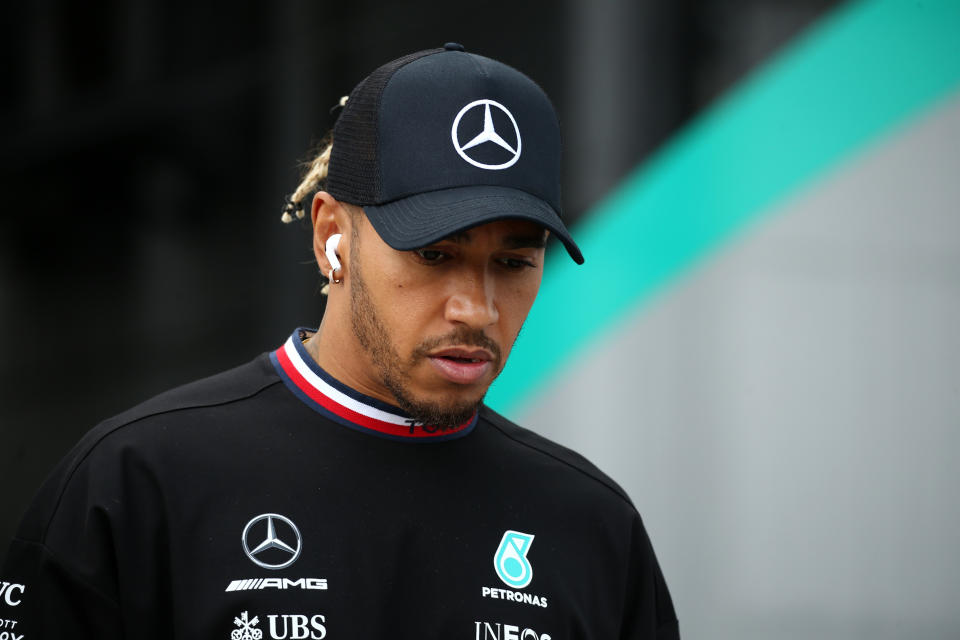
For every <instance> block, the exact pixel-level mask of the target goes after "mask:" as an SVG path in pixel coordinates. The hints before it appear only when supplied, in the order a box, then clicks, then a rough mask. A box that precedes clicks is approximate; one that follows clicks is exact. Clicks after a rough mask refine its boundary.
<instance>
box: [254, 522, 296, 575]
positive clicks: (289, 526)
mask: <svg viewBox="0 0 960 640" xmlns="http://www.w3.org/2000/svg"><path fill="white" fill-rule="evenodd" d="M264 520H266V521H267V522H266V532H265V536H264V538H263V539H262V540H263V541H262V542H259V543H258V544H257V545H256V546H254V547H253V548H251V545H250V542H249V541H248V537H252V536H253V534H254V533H256V532H259V531H260V530H261V529H262V527H256V532H255V531H254V527H255V525H256V524H257V523H259V522H262V521H264ZM278 522H279V523H280V524H281V531H282V534H278V533H277V523H278ZM284 538H285V539H286V540H287V542H284ZM256 540H260V537H259V536H256V537H254V541H256ZM289 543H293V544H289ZM300 548H301V540H300V530H299V529H297V525H295V524H293V521H292V520H290V518H287V517H285V516H281V515H280V514H278V513H264V514H261V515H259V516H257V517H255V518H254V519H252V520H251V521H250V522H248V523H247V526H246V527H244V528H243V551H244V552H245V553H246V554H247V557H248V558H250V560H252V561H253V563H254V564H256V565H257V566H260V567H263V568H264V569H284V568H286V567H289V566H290V565H292V564H293V563H294V562H295V561H296V559H297V558H298V557H300ZM271 550H272V551H271Z"/></svg>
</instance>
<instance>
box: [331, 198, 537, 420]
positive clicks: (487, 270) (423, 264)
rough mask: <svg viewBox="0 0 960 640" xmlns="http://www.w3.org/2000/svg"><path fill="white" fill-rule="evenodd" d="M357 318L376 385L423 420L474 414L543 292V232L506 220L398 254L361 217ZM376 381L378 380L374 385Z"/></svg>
mask: <svg viewBox="0 0 960 640" xmlns="http://www.w3.org/2000/svg"><path fill="white" fill-rule="evenodd" d="M355 221H356V222H355V225H356V226H355V228H354V232H353V234H352V236H351V249H350V255H351V262H350V265H349V270H350V315H351V321H352V326H353V332H354V335H355V336H356V338H357V340H358V342H359V343H360V345H361V347H362V348H363V349H364V351H365V352H366V354H367V356H368V357H369V359H370V361H371V362H372V364H373V366H374V369H375V374H376V376H377V378H378V379H377V380H372V381H371V383H373V384H374V385H376V386H382V387H384V388H385V389H386V390H387V391H388V392H389V393H390V394H391V395H392V396H393V397H394V399H395V401H396V403H397V404H398V405H399V406H400V408H402V409H404V410H405V411H406V412H407V413H409V414H410V415H412V416H413V417H414V418H416V419H418V420H420V421H421V422H423V423H425V424H436V425H457V424H461V423H463V422H465V421H466V420H468V419H469V418H470V416H471V415H472V414H473V412H474V411H475V410H476V409H477V407H478V406H479V404H480V403H481V402H482V400H483V396H484V394H486V391H487V388H488V387H489V386H490V384H491V383H492V382H493V380H494V378H496V376H497V375H498V374H499V373H500V371H501V370H502V369H503V366H504V364H505V363H506V360H507V356H508V355H509V354H510V350H511V348H512V347H513V343H514V340H516V338H517V334H518V333H519V332H520V327H521V326H522V325H523V322H524V320H526V317H527V314H528V313H529V311H530V307H531V306H532V305H533V301H534V299H535V298H536V296H537V291H538V290H539V288H540V280H541V277H542V275H543V258H544V248H543V247H544V241H545V239H546V232H545V231H544V230H543V228H542V227H540V226H538V225H536V224H533V223H531V222H526V221H520V220H506V221H498V222H491V223H489V224H485V225H481V226H479V227H475V228H473V229H470V230H468V231H465V232H463V233H461V234H458V235H456V236H452V237H449V238H446V239H444V240H442V241H440V242H437V243H435V244H432V245H430V246H428V247H424V248H422V249H418V250H416V251H397V250H395V249H393V248H391V247H390V246H388V245H387V244H386V243H385V242H383V240H382V239H381V238H380V236H379V235H378V234H377V233H376V231H375V230H374V229H373V227H372V226H371V225H370V223H369V222H368V221H367V219H366V217H365V216H362V215H360V216H356V218H355ZM377 383H379V384H377Z"/></svg>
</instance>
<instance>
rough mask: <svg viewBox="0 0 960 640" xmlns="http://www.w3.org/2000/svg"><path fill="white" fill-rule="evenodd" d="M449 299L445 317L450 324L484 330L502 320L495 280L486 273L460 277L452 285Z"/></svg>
mask: <svg viewBox="0 0 960 640" xmlns="http://www.w3.org/2000/svg"><path fill="white" fill-rule="evenodd" d="M452 286H453V293H451V295H450V296H449V297H448V298H447V304H446V308H445V317H446V319H447V321H448V322H452V323H455V324H463V325H466V326H468V327H471V328H473V329H484V328H486V327H488V326H490V325H492V324H495V323H496V322H497V320H499V318H500V312H499V311H497V305H496V302H495V297H494V289H495V287H494V282H493V278H492V277H490V275H489V274H487V273H485V272H478V273H474V274H471V275H470V276H468V277H460V278H457V279H456V282H455V283H454V284H453V285H452Z"/></svg>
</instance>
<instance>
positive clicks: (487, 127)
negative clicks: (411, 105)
mask: <svg viewBox="0 0 960 640" xmlns="http://www.w3.org/2000/svg"><path fill="white" fill-rule="evenodd" d="M474 111H476V112H477V114H478V115H477V116H474V115H473V112H474ZM468 114H469V115H468ZM480 114H482V116H483V117H482V120H483V122H482V124H481V122H480V117H478V116H479V115H480ZM494 114H496V116H497V117H496V118H495V117H494ZM464 116H467V117H466V118H464ZM504 116H506V117H504ZM510 125H513V127H512V130H511V129H510ZM450 135H451V137H452V138H453V148H454V149H456V150H457V153H458V154H460V157H461V158H463V159H464V160H466V161H467V162H469V163H470V164H472V165H473V166H475V167H480V168H481V169H506V168H507V167H511V166H513V165H514V164H515V163H516V161H517V160H519V159H520V149H521V146H522V144H521V141H520V128H519V127H518V126H517V121H516V120H514V119H513V114H512V113H510V110H509V109H507V108H506V107H505V106H503V105H502V104H500V103H499V102H496V101H494V100H487V99H484V100H474V101H473V102H471V103H470V104H468V105H467V106H465V107H464V108H463V109H460V113H458V114H457V117H456V118H454V120H453V127H452V129H451V131H450ZM501 158H502V159H503V162H498V163H495V162H493V161H492V160H494V159H501Z"/></svg>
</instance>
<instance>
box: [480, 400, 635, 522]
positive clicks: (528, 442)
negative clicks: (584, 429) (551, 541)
mask: <svg viewBox="0 0 960 640" xmlns="http://www.w3.org/2000/svg"><path fill="white" fill-rule="evenodd" d="M480 417H481V418H482V419H484V420H486V422H487V423H488V424H489V425H490V426H491V427H493V429H494V430H495V431H496V432H497V433H499V434H500V435H501V436H502V437H503V438H505V439H507V440H508V441H509V442H510V443H511V444H512V446H514V447H518V448H521V449H524V450H526V451H527V452H528V453H529V455H532V456H534V457H537V458H541V459H542V460H543V461H544V462H545V463H547V464H548V465H550V466H551V467H553V468H555V469H556V470H557V471H558V472H561V473H565V474H566V475H569V476H572V477H574V478H577V479H579V481H580V483H581V484H583V485H586V486H589V487H592V488H594V489H596V490H597V491H599V492H600V493H606V494H609V495H612V496H615V497H616V498H617V499H618V500H619V501H622V502H623V503H625V505H627V506H628V507H629V510H630V511H633V512H636V509H635V508H634V506H633V503H632V502H631V501H630V497H629V496H628V495H627V493H626V492H625V491H624V490H623V488H622V487H621V486H620V485H619V484H617V483H616V482H615V481H614V480H613V479H611V478H610V476H608V475H607V474H605V473H604V472H603V471H601V470H600V469H598V468H597V467H596V465H594V464H593V463H592V462H590V461H589V460H587V459H586V458H585V457H583V456H582V455H580V454H579V453H577V452H576V451H574V450H572V449H569V448H567V447H565V446H563V445H560V444H557V443H556V442H553V441H552V440H549V439H547V438H544V437H543V436H541V435H539V434H537V433H535V432H533V431H531V430H529V429H526V428H524V427H521V426H519V425H518V424H516V423H514V422H511V421H510V420H508V419H507V418H505V417H503V416H502V415H500V414H499V413H497V412H496V411H494V410H493V409H491V408H490V407H488V406H486V405H484V406H483V408H482V409H481V411H480Z"/></svg>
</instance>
